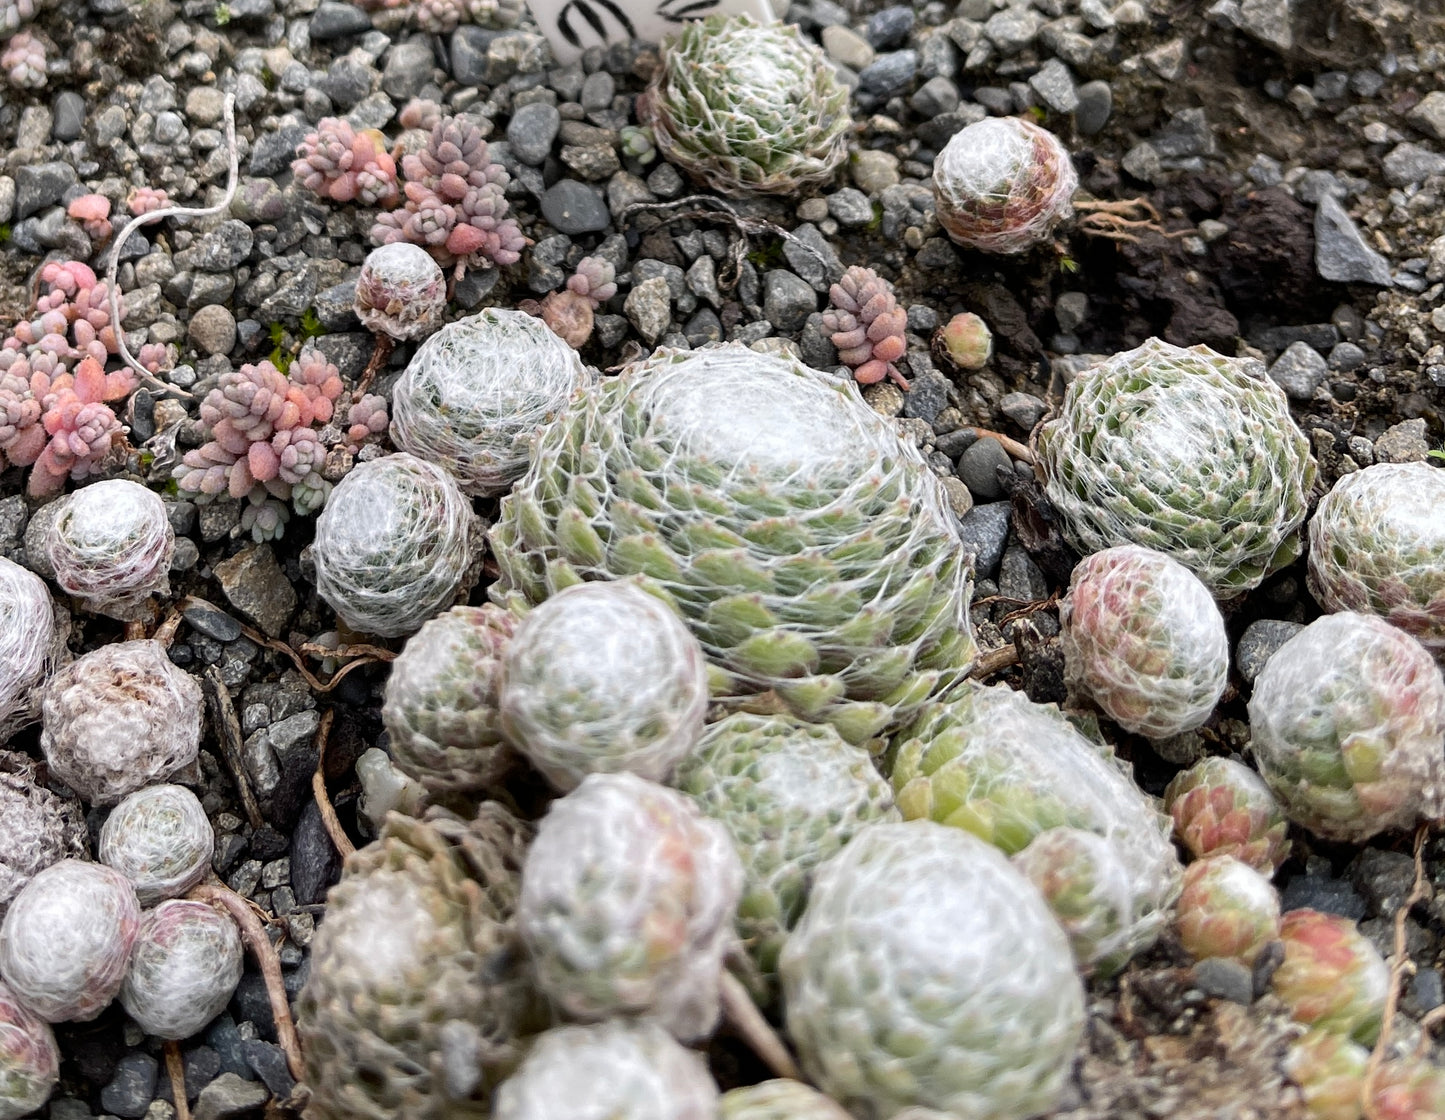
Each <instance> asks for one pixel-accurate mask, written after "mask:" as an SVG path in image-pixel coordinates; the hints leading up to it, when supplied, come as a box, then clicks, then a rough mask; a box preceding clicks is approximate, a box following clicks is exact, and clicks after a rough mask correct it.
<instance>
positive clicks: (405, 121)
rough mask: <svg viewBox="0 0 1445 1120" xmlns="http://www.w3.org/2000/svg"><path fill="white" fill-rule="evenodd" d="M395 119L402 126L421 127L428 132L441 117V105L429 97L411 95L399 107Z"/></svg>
mask: <svg viewBox="0 0 1445 1120" xmlns="http://www.w3.org/2000/svg"><path fill="white" fill-rule="evenodd" d="M396 119H397V121H398V122H399V123H400V124H401V127H402V128H422V129H425V130H426V131H427V132H430V131H431V130H432V129H434V128H436V126H437V122H438V121H440V120H441V119H442V107H441V106H440V105H439V104H438V103H437V102H435V101H433V100H432V99H431V98H429V97H413V98H412V99H411V100H410V101H408V102H407V103H406V104H405V105H403V106H402V107H401V112H400V113H398V114H397V115H396Z"/></svg>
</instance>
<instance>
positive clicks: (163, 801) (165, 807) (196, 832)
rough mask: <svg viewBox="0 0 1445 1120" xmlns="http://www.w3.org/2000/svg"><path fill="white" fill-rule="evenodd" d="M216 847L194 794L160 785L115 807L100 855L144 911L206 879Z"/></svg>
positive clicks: (103, 834)
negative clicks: (127, 882) (128, 883)
mask: <svg viewBox="0 0 1445 1120" xmlns="http://www.w3.org/2000/svg"><path fill="white" fill-rule="evenodd" d="M215 843H216V836H215V832H214V830H213V829H212V828H211V822H210V820H209V819H208V818H207V816H206V811H205V809H203V808H202V807H201V803H200V801H199V800H198V799H197V797H196V795H195V794H194V793H192V792H191V791H190V790H188V789H186V787H185V786H177V785H169V784H162V785H154V786H146V787H145V788H144V789H139V790H136V791H135V793H132V794H131V795H130V796H129V797H127V798H126V799H125V800H124V801H122V802H121V803H120V804H119V805H117V806H116V807H115V809H114V810H113V811H112V812H111V814H110V816H109V817H107V818H106V821H105V824H103V825H101V828H100V843H99V844H98V846H97V852H96V855H97V857H98V858H99V860H100V862H101V863H103V864H105V865H106V866H108V867H113V868H115V869H116V870H117V871H119V872H120V873H121V874H123V875H124V876H125V877H126V878H127V879H129V880H130V881H131V882H132V883H134V884H135V893H136V897H137V898H139V899H140V903H141V905H142V906H154V905H155V904H156V903H157V902H160V901H162V900H164V899H167V898H178V897H179V896H181V895H183V894H185V893H186V891H188V890H190V889H191V888H192V887H194V886H195V885H196V884H197V883H199V882H200V881H201V880H202V879H203V878H205V875H206V872H207V871H209V870H210V867H211V853H212V851H213V850H214V848H215ZM182 1037H185V1036H182Z"/></svg>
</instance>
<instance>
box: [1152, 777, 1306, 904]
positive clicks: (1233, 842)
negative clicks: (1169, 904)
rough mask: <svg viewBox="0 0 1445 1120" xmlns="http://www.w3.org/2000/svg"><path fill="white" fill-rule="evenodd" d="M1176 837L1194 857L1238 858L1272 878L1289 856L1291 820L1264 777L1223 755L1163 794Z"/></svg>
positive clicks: (1180, 778) (1175, 779) (1169, 786)
mask: <svg viewBox="0 0 1445 1120" xmlns="http://www.w3.org/2000/svg"><path fill="white" fill-rule="evenodd" d="M1164 808H1165V809H1166V810H1167V811H1168V813H1169V815H1170V817H1172V818H1173V820H1174V834H1175V836H1177V837H1178V838H1179V840H1180V842H1181V843H1182V844H1183V845H1184V846H1185V847H1186V848H1187V849H1188V850H1189V852H1190V854H1191V855H1193V856H1194V858H1195V859H1204V858H1206V857H1209V856H1216V855H1225V856H1233V857H1234V858H1235V859H1237V860H1240V861H1241V862H1243V863H1247V864H1248V865H1249V866H1250V867H1252V868H1254V869H1255V870H1256V871H1258V872H1259V873H1260V874H1261V875H1265V876H1271V875H1273V874H1274V873H1275V872H1276V871H1278V870H1279V866H1280V864H1282V863H1283V862H1284V861H1285V860H1286V859H1287V858H1288V857H1289V847H1290V845H1289V821H1288V820H1286V819H1285V815H1284V810H1283V809H1282V808H1281V807H1280V804H1279V802H1278V801H1276V800H1275V796H1274V794H1272V793H1271V792H1270V790H1269V786H1268V785H1266V784H1265V781H1264V779H1263V778H1261V777H1260V776H1259V775H1258V774H1256V773H1255V772H1254V771H1253V770H1251V769H1250V768H1249V767H1248V766H1246V765H1244V763H1242V762H1236V761H1235V760H1234V759H1232V758H1221V757H1218V756H1215V757H1211V758H1205V759H1201V760H1200V761H1199V762H1197V763H1195V764H1194V765H1193V766H1191V767H1190V768H1189V769H1188V770H1184V771H1181V772H1180V773H1178V774H1176V775H1175V776H1174V779H1173V780H1172V781H1171V782H1170V783H1169V785H1168V786H1167V787H1166V788H1165V790H1164Z"/></svg>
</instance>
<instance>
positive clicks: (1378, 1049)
mask: <svg viewBox="0 0 1445 1120" xmlns="http://www.w3.org/2000/svg"><path fill="white" fill-rule="evenodd" d="M1429 835H1430V826H1429V824H1422V825H1421V826H1420V827H1419V828H1418V829H1416V830H1415V882H1414V883H1413V884H1412V885H1411V887H1410V893H1409V895H1408V896H1406V898H1405V901H1404V902H1402V903H1401V904H1400V908H1399V909H1398V910H1396V911H1395V944H1394V954H1393V955H1392V956H1391V957H1390V988H1389V991H1387V992H1386V993H1385V1016H1384V1021H1383V1022H1382V1023H1381V1024H1380V1037H1379V1039H1378V1041H1376V1043H1375V1048H1374V1049H1373V1050H1371V1051H1370V1061H1369V1064H1368V1065H1366V1066H1365V1078H1364V1081H1363V1082H1362V1083H1361V1086H1360V1104H1361V1105H1362V1106H1363V1108H1364V1112H1365V1120H1380V1114H1379V1112H1378V1111H1377V1110H1376V1108H1375V1078H1376V1077H1378V1076H1379V1073H1380V1065H1381V1063H1382V1062H1384V1060H1385V1055H1386V1054H1387V1053H1388V1052H1389V1049H1390V1035H1391V1034H1392V1033H1393V1029H1394V1026H1395V1008H1396V1007H1397V1006H1398V1005H1399V1002H1400V986H1401V983H1402V982H1403V981H1404V979H1405V974H1406V973H1407V972H1410V971H1412V970H1413V969H1414V965H1413V963H1412V962H1411V960H1410V954H1409V952H1408V951H1407V947H1406V940H1405V919H1406V918H1408V917H1409V916H1410V910H1411V909H1412V908H1413V907H1414V905H1415V903H1417V902H1420V901H1422V900H1423V899H1424V897H1425V840H1426V838H1427V837H1428V836H1429ZM1427 1037H1428V1036H1427Z"/></svg>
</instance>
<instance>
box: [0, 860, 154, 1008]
mask: <svg viewBox="0 0 1445 1120" xmlns="http://www.w3.org/2000/svg"><path fill="white" fill-rule="evenodd" d="M140 921H141V913H140V903H139V902H138V901H137V900H136V896H135V889H134V888H133V887H132V886H131V884H130V880H129V879H127V878H126V877H125V876H124V875H122V874H121V873H120V872H119V871H115V870H113V869H111V868H109V867H105V866H103V865H101V864H98V863H85V862H83V861H81V860H78V859H63V860H61V861H60V862H59V863H53V864H51V865H50V866H49V867H47V868H46V869H45V870H44V871H41V872H40V873H39V874H37V875H36V876H35V877H34V878H33V879H31V880H30V882H28V883H26V884H25V886H24V888H22V890H21V891H20V893H19V894H18V895H16V896H15V899H14V900H13V901H12V902H11V903H10V909H9V910H8V911H6V913H5V922H4V924H3V926H0V976H3V977H4V980H5V983H6V984H8V985H9V986H10V989H11V991H13V992H14V993H15V995H16V997H17V998H19V1000H20V1001H21V1002H22V1003H24V1004H25V1005H26V1006H27V1007H29V1008H30V1009H31V1010H32V1011H34V1012H35V1013H36V1014H38V1015H40V1016H41V1017H42V1018H44V1019H45V1020H46V1021H47V1022H51V1023H63V1022H66V1021H70V1020H75V1021H77V1022H84V1021H86V1020H89V1019H94V1018H95V1017H96V1016H97V1015H99V1014H100V1013H101V1011H103V1010H104V1009H105V1006H106V1005H107V1004H108V1003H110V1001H111V1000H113V999H114V998H115V997H116V994H117V993H118V992H119V991H120V986H121V982H122V981H123V980H124V979H125V969H126V965H127V963H128V962H129V961H130V952H131V947H132V946H133V945H134V943H135V938H136V934H137V932H139V930H140Z"/></svg>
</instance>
